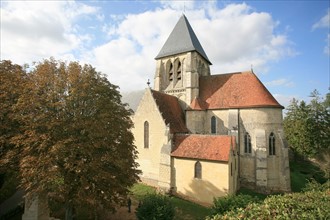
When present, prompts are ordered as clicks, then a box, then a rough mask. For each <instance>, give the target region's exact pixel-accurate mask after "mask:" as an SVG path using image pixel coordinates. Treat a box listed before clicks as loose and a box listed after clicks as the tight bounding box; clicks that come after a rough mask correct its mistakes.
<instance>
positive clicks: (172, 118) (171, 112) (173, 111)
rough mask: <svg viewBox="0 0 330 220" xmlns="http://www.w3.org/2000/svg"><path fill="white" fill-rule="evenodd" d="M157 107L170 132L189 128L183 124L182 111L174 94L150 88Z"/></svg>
mask: <svg viewBox="0 0 330 220" xmlns="http://www.w3.org/2000/svg"><path fill="white" fill-rule="evenodd" d="M151 94H152V96H153V97H154V99H155V101H156V104H157V105H158V109H159V111H160V112H161V114H162V116H163V119H164V120H165V123H166V124H169V126H170V132H171V133H187V132H188V131H189V130H188V129H187V127H186V124H185V117H184V113H183V111H182V109H181V107H180V104H179V102H178V98H176V97H175V96H171V95H167V94H165V93H162V92H158V91H155V90H151Z"/></svg>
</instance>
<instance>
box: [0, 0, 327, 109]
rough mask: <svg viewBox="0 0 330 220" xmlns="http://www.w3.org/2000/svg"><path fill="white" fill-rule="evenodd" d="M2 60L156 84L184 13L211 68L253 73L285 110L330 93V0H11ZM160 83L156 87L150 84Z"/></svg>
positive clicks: (130, 85) (122, 83)
mask: <svg viewBox="0 0 330 220" xmlns="http://www.w3.org/2000/svg"><path fill="white" fill-rule="evenodd" d="M0 2H1V9H0V10H1V11H0V16H1V17H0V28H1V31H0V51H1V52H0V58H1V60H11V61H12V62H13V63H16V64H20V65H23V64H30V65H32V63H33V62H39V61H42V60H43V59H48V58H50V57H54V58H55V59H56V60H62V61H68V62H70V61H79V62H80V63H81V64H85V63H87V64H91V65H92V66H93V67H95V68H96V70H97V71H99V72H101V73H102V74H105V75H106V76H107V77H108V79H109V81H110V82H111V83H113V84H115V85H118V86H119V87H120V91H121V92H131V91H136V90H143V89H144V88H146V87H147V84H146V83H147V81H148V79H150V81H151V82H153V78H154V74H155V70H156V61H155V59H154V58H155V57H156V56H157V54H158V52H159V51H160V49H161V48H162V46H163V44H164V43H165V41H166V39H167V37H168V36H169V34H170V33H171V31H172V30H173V28H174V26H175V24H176V23H177V21H178V20H179V18H180V17H181V16H182V14H185V15H186V17H187V18H188V20H189V23H190V24H191V26H192V28H193V30H194V32H195V34H196V35H197V37H198V39H199V41H200V43H201V45H202V46H203V48H204V51H205V52H206V54H207V56H208V58H209V59H210V61H211V62H212V64H213V65H212V66H211V74H222V73H231V72H239V71H246V70H250V69H251V68H252V69H253V71H254V73H255V74H256V75H257V76H258V77H259V79H260V80H261V81H262V82H263V83H264V84H265V86H266V87H267V88H268V90H269V91H270V92H271V93H272V94H273V96H274V97H275V98H276V99H277V100H278V101H279V102H280V104H282V105H283V106H285V107H286V106H288V104H289V103H290V100H291V99H292V98H296V99H299V100H309V99H310V97H309V96H310V93H311V92H312V91H313V90H314V89H317V90H318V91H319V92H320V94H321V95H322V96H324V95H325V94H326V93H327V92H329V87H330V78H329V75H330V73H329V71H330V70H329V66H330V65H329V59H330V51H329V41H330V32H329V28H330V5H329V4H330V3H329V1H317V0H316V1H312V0H305V1H293V0H292V1H277V0H270V1H266V0H265V1H261V0H259V1H192V0H191V1H188V0H186V1H133V0H132V1H96V0H84V1H65V0H60V1H51V0H48V1H37V0H35V1H17V0H13V1H6V0H1V1H0ZM151 86H152V85H151Z"/></svg>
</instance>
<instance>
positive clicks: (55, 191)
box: [12, 59, 139, 219]
mask: <svg viewBox="0 0 330 220" xmlns="http://www.w3.org/2000/svg"><path fill="white" fill-rule="evenodd" d="M117 89H118V87H117V86H115V85H113V84H111V83H110V82H109V81H108V80H107V79H106V77H104V76H102V75H101V74H100V73H98V72H96V70H95V69H94V68H93V67H92V66H90V65H84V66H81V65H80V64H79V63H77V62H70V63H69V64H66V63H64V62H60V61H55V60H54V59H50V60H44V61H43V62H40V63H37V64H36V66H35V67H34V69H33V70H32V71H31V72H30V73H28V74H27V83H26V85H25V87H24V91H23V93H22V95H21V96H20V98H19V101H18V103H17V104H16V105H15V115H16V117H17V120H19V121H20V123H21V124H22V131H23V132H22V133H21V134H19V135H16V136H15V137H14V138H12V142H13V143H15V144H16V146H20V147H19V148H18V149H19V151H20V154H19V157H18V161H19V168H20V175H21V186H22V187H23V188H24V189H25V190H26V192H27V195H40V196H45V197H47V198H48V199H49V200H51V201H57V202H62V203H65V206H66V218H67V219H71V218H72V212H73V209H74V207H76V206H82V205H84V206H87V207H90V208H91V210H95V213H97V211H99V210H102V209H108V210H109V209H110V210H111V209H114V205H115V204H116V203H119V202H122V201H124V200H125V198H126V194H127V193H128V188H129V187H130V186H132V185H133V183H135V182H136V181H137V180H138V173H139V171H138V170H137V164H136V163H135V158H136V156H137V151H136V147H135V146H134V145H133V140H134V138H133V135H132V133H131V131H130V129H131V128H132V126H133V124H132V121H131V119H130V116H131V114H132V111H131V110H129V109H128V107H127V105H126V104H123V103H121V100H120V98H121V96H120V94H119V92H118V90H117Z"/></svg>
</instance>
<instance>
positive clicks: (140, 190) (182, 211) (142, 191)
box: [131, 183, 211, 220]
mask: <svg viewBox="0 0 330 220" xmlns="http://www.w3.org/2000/svg"><path fill="white" fill-rule="evenodd" d="M131 192H132V194H133V199H136V200H140V199H141V198H143V196H145V195H147V194H150V193H157V192H156V189H155V188H153V187H151V186H147V185H144V184H141V183H137V184H135V185H134V186H133V187H132V189H131ZM171 200H172V202H173V204H174V206H175V207H176V213H175V219H176V220H188V219H189V220H193V219H196V220H199V219H205V217H206V216H208V215H211V209H210V208H208V207H205V206H202V205H199V204H196V203H194V202H190V201H187V200H184V199H181V198H178V197H175V196H171Z"/></svg>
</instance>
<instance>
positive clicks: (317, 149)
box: [284, 90, 330, 157]
mask: <svg viewBox="0 0 330 220" xmlns="http://www.w3.org/2000/svg"><path fill="white" fill-rule="evenodd" d="M328 96H329V95H327V97H328ZM311 97H312V100H311V102H310V103H309V104H306V102H305V101H300V102H299V101H297V100H295V99H293V100H292V101H291V104H290V105H289V107H288V112H287V115H286V117H285V119H284V131H285V135H286V139H287V140H288V143H289V145H290V147H291V149H292V150H293V151H294V152H295V153H296V154H299V155H302V156H303V157H315V156H317V155H318V154H320V153H322V152H323V151H328V150H329V147H330V106H329V101H328V98H327V99H326V100H325V101H322V99H321V98H320V95H319V93H318V92H317V91H316V90H315V91H314V92H312V94H311Z"/></svg>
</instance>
